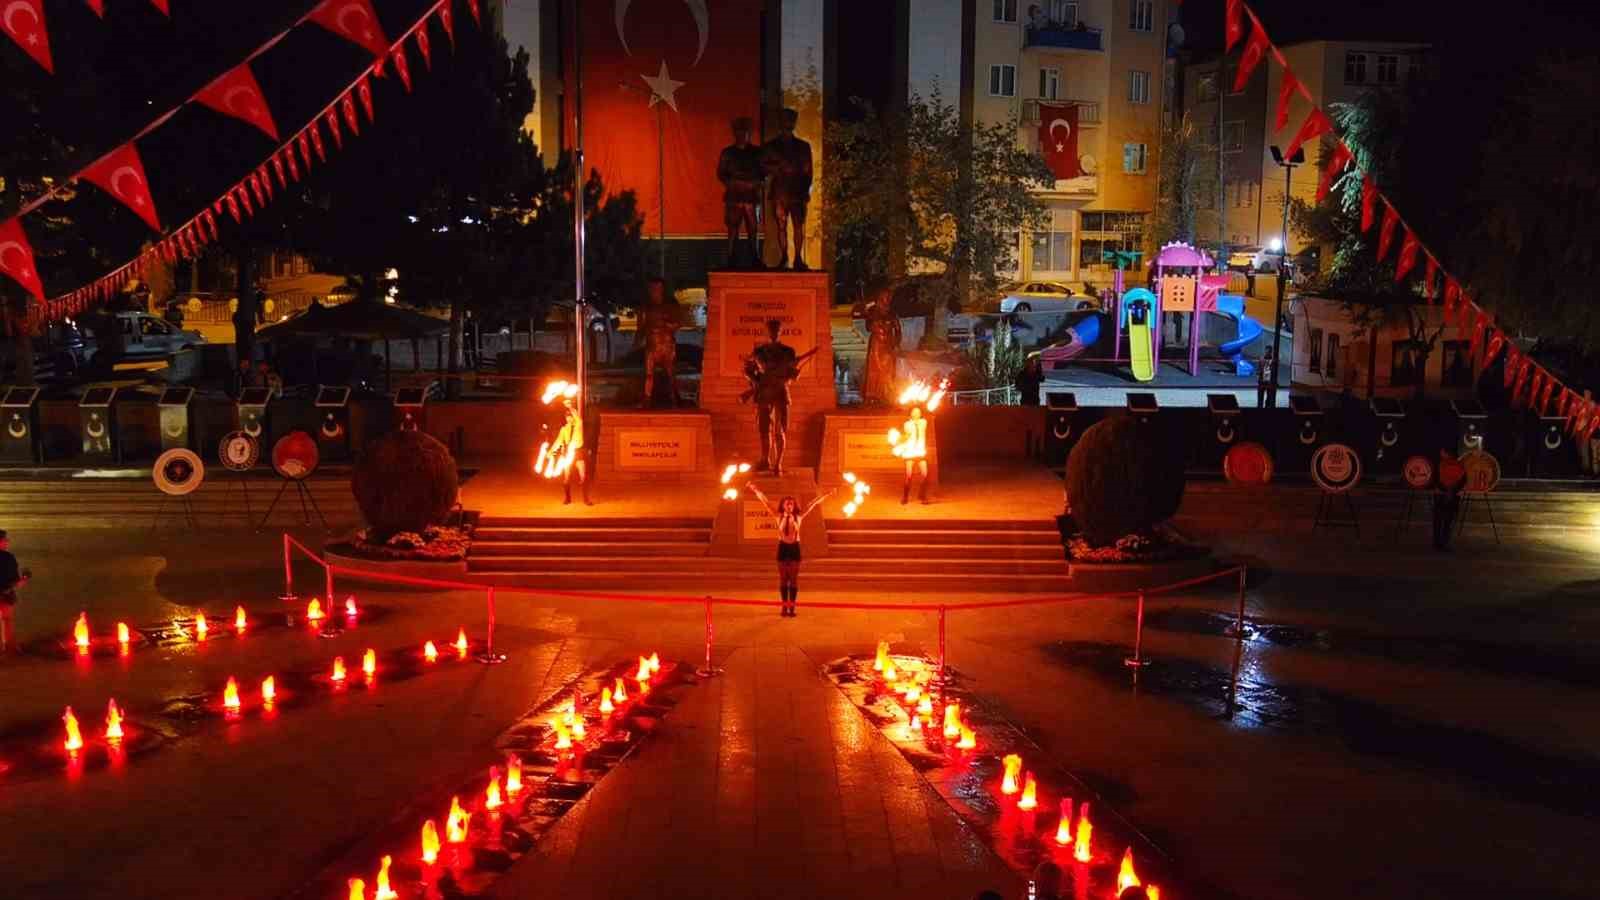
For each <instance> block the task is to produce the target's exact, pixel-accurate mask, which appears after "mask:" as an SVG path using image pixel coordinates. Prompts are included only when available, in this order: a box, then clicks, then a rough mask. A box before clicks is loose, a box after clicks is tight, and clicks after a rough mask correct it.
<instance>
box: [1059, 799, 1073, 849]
mask: <svg viewBox="0 0 1600 900" xmlns="http://www.w3.org/2000/svg"><path fill="white" fill-rule="evenodd" d="M1056 843H1057V844H1059V845H1061V846H1063V847H1065V846H1067V845H1068V844H1071V843H1072V798H1071V797H1062V798H1061V821H1060V822H1057V823H1056Z"/></svg>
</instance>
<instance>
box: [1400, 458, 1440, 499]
mask: <svg viewBox="0 0 1600 900" xmlns="http://www.w3.org/2000/svg"><path fill="white" fill-rule="evenodd" d="M1400 477H1402V478H1404V479H1405V480H1406V484H1408V485H1410V486H1411V487H1412V488H1414V489H1416V490H1419V491H1420V490H1423V489H1424V488H1426V487H1427V486H1428V485H1430V484H1432V483H1433V460H1430V459H1428V458H1427V457H1426V456H1421V455H1418V456H1413V457H1410V458H1409V459H1407V460H1406V461H1405V464H1404V465H1402V466H1401V467H1400Z"/></svg>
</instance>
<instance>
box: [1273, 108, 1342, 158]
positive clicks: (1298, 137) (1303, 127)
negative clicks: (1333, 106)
mask: <svg viewBox="0 0 1600 900" xmlns="http://www.w3.org/2000/svg"><path fill="white" fill-rule="evenodd" d="M1332 130H1333V120H1332V119H1330V118H1328V114H1327V113H1325V112H1323V111H1322V110H1321V109H1320V108H1316V109H1313V110H1311V113H1310V114H1309V115H1307V116H1306V120H1305V121H1304V122H1302V123H1300V130H1299V131H1297V132H1295V134H1294V140H1292V141H1290V142H1289V149H1287V150H1285V151H1283V158H1284V159H1289V158H1290V157H1292V156H1294V155H1295V153H1296V152H1297V151H1298V150H1299V149H1300V148H1301V147H1303V146H1305V145H1306V144H1308V143H1310V142H1311V141H1314V140H1316V139H1317V138H1319V137H1322V136H1323V135H1325V134H1327V133H1328V132H1330V131H1332Z"/></svg>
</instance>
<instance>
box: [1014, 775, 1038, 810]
mask: <svg viewBox="0 0 1600 900" xmlns="http://www.w3.org/2000/svg"><path fill="white" fill-rule="evenodd" d="M1038 806H1039V786H1038V785H1037V784H1035V783H1034V781H1033V773H1032V772H1029V773H1028V774H1027V775H1026V776H1025V777H1024V778H1023V779H1022V799H1021V800H1018V801H1017V809H1037V808H1038Z"/></svg>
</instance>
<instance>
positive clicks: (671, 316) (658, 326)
mask: <svg viewBox="0 0 1600 900" xmlns="http://www.w3.org/2000/svg"><path fill="white" fill-rule="evenodd" d="M648 289H649V298H648V300H647V301H646V303H645V307H644V309H642V310H640V311H639V330H638V333H637V338H638V341H639V342H640V343H642V344H643V345H644V396H643V397H641V398H640V400H639V408H640V409H647V408H649V407H650V406H652V405H654V404H655V399H656V393H655V387H656V369H658V368H659V369H665V370H666V373H667V386H668V388H670V392H671V395H672V408H673V409H677V408H678V326H679V325H681V324H682V317H681V316H680V315H679V309H678V302H677V300H676V299H673V298H671V297H669V296H668V295H667V283H666V282H665V281H664V280H662V279H660V278H652V279H650V282H649V286H648Z"/></svg>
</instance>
